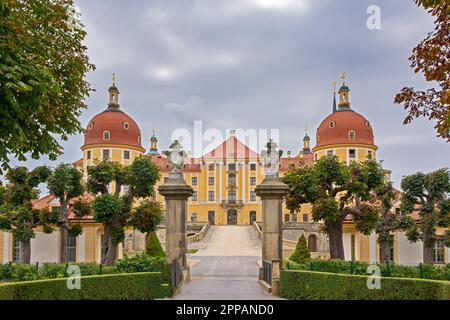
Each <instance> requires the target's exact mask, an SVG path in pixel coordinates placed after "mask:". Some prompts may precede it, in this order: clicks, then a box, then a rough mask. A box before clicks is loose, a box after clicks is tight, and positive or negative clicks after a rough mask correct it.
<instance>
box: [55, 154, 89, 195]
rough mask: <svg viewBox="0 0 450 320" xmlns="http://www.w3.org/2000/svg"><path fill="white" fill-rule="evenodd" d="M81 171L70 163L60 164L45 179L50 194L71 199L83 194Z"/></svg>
mask: <svg viewBox="0 0 450 320" xmlns="http://www.w3.org/2000/svg"><path fill="white" fill-rule="evenodd" d="M82 179H83V173H82V172H81V171H80V170H78V169H77V168H75V167H74V166H73V165H71V164H64V163H63V164H60V165H59V166H58V167H56V169H55V170H54V171H53V172H52V174H51V175H50V176H49V177H48V179H47V187H48V190H49V192H50V193H51V194H54V195H55V196H56V197H58V198H63V199H73V198H76V197H79V196H81V195H82V194H83V192H84V189H83V184H82Z"/></svg>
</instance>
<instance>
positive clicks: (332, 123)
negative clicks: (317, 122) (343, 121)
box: [328, 121, 336, 128]
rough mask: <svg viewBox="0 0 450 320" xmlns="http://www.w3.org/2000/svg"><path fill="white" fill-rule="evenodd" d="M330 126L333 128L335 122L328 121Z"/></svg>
mask: <svg viewBox="0 0 450 320" xmlns="http://www.w3.org/2000/svg"><path fill="white" fill-rule="evenodd" d="M328 126H329V127H330V128H334V127H335V126H336V122H334V121H330V123H329V125H328Z"/></svg>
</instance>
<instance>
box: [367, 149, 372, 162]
mask: <svg viewBox="0 0 450 320" xmlns="http://www.w3.org/2000/svg"><path fill="white" fill-rule="evenodd" d="M372 157H373V156H372V151H371V150H369V151H367V159H369V160H370V159H372Z"/></svg>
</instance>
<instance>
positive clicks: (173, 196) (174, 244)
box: [158, 172, 193, 289]
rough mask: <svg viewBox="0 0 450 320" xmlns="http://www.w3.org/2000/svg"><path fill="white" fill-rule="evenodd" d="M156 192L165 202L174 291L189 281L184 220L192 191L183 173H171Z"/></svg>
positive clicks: (168, 253) (168, 258) (167, 243)
mask: <svg viewBox="0 0 450 320" xmlns="http://www.w3.org/2000/svg"><path fill="white" fill-rule="evenodd" d="M158 191H159V193H160V194H161V195H162V196H164V198H165V200H166V257H167V261H168V262H169V265H170V266H171V273H172V284H173V285H174V289H176V288H177V287H178V285H179V284H180V283H181V282H183V281H189V279H190V272H189V267H188V265H187V261H186V252H187V244H186V220H187V199H188V198H189V197H191V196H192V193H193V189H192V187H191V186H189V185H187V184H186V182H185V181H184V178H183V173H181V172H172V173H170V174H169V177H168V179H167V181H166V182H165V183H164V184H163V185H161V186H159V188H158Z"/></svg>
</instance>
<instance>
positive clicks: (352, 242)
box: [350, 234, 356, 260]
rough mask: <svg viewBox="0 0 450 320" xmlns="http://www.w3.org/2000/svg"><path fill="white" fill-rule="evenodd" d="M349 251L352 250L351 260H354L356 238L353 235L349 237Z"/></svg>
mask: <svg viewBox="0 0 450 320" xmlns="http://www.w3.org/2000/svg"><path fill="white" fill-rule="evenodd" d="M350 245H351V250H352V260H355V256H356V237H355V235H354V234H352V237H351V244H350Z"/></svg>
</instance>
